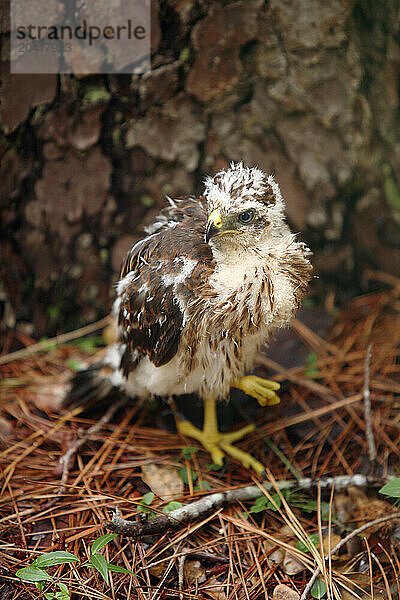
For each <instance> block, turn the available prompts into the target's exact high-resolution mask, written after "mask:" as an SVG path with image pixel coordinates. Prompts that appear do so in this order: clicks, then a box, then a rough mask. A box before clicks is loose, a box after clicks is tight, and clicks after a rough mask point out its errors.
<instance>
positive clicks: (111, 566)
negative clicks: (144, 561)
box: [107, 563, 134, 575]
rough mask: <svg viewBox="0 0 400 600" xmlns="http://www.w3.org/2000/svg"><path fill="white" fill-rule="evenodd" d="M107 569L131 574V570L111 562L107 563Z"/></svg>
mask: <svg viewBox="0 0 400 600" xmlns="http://www.w3.org/2000/svg"><path fill="white" fill-rule="evenodd" d="M107 569H108V570H109V571H114V573H128V574H129V575H133V574H134V573H133V571H128V569H125V567H120V566H119V565H114V564H113V563H107Z"/></svg>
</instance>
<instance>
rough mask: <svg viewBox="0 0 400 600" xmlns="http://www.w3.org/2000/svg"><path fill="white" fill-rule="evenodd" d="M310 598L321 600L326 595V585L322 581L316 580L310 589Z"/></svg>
mask: <svg viewBox="0 0 400 600" xmlns="http://www.w3.org/2000/svg"><path fill="white" fill-rule="evenodd" d="M310 591H311V596H312V597H313V598H317V600H318V599H319V598H323V597H324V596H325V594H326V585H325V583H324V581H323V580H322V579H319V578H318V579H316V580H315V582H314V585H313V586H312V588H311V590H310Z"/></svg>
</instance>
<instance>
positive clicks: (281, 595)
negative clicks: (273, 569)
mask: <svg viewBox="0 0 400 600" xmlns="http://www.w3.org/2000/svg"><path fill="white" fill-rule="evenodd" d="M299 598H300V595H299V594H298V593H297V592H295V591H294V590H292V588H290V587H288V586H287V585H285V584H283V583H280V584H279V585H277V586H276V588H275V589H274V593H273V595H272V600H299Z"/></svg>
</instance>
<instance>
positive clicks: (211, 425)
mask: <svg viewBox="0 0 400 600" xmlns="http://www.w3.org/2000/svg"><path fill="white" fill-rule="evenodd" d="M176 426H177V428H178V431H179V432H180V433H182V435H186V436H188V437H191V438H194V439H195V440H198V441H199V442H200V443H201V444H202V445H203V446H204V448H205V449H206V450H207V452H209V453H210V454H211V459H212V461H213V463H214V464H216V465H222V463H223V459H224V455H225V454H229V455H230V456H233V457H234V458H236V459H237V460H239V461H240V462H241V463H242V465H243V466H245V467H246V468H251V469H253V470H254V471H255V472H256V473H257V474H258V475H262V474H263V473H264V470H265V469H264V466H263V465H262V464H261V463H260V462H259V461H258V460H256V459H255V458H253V457H252V456H251V454H248V453H247V452H243V450H239V448H235V446H233V445H232V443H233V442H236V441H237V440H240V439H242V438H243V437H245V436H246V435H247V434H248V433H250V432H251V431H254V425H247V426H246V427H242V428H241V429H238V430H237V431H232V432H231V433H220V432H219V431H218V423H217V411H216V403H215V398H206V400H204V424H203V430H201V429H197V427H195V426H194V425H193V424H192V423H191V422H190V421H179V420H178V419H177V423H176Z"/></svg>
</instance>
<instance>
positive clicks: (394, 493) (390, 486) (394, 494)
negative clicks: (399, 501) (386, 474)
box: [379, 477, 400, 498]
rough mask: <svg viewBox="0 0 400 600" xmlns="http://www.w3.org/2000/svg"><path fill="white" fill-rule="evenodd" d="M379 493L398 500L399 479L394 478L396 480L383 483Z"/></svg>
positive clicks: (399, 494) (399, 491)
mask: <svg viewBox="0 0 400 600" xmlns="http://www.w3.org/2000/svg"><path fill="white" fill-rule="evenodd" d="M379 493H380V494H384V495H385V496H390V497H391V498H400V477H396V479H392V481H388V482H387V483H385V485H384V486H383V487H381V489H380V490H379Z"/></svg>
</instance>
